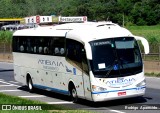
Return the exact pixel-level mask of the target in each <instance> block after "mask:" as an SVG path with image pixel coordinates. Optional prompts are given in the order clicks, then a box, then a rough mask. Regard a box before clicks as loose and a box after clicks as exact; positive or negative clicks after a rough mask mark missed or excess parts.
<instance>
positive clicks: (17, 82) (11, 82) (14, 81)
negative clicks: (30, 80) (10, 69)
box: [9, 81, 19, 84]
mask: <svg viewBox="0 0 160 113" xmlns="http://www.w3.org/2000/svg"><path fill="white" fill-rule="evenodd" d="M9 82H11V83H15V84H17V83H19V82H16V81H9Z"/></svg>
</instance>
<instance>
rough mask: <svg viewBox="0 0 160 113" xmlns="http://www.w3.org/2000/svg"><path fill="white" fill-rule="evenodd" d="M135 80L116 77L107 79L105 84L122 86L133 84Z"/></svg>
mask: <svg viewBox="0 0 160 113" xmlns="http://www.w3.org/2000/svg"><path fill="white" fill-rule="evenodd" d="M135 81H136V80H135V79H134V78H117V79H115V80H111V81H107V82H106V84H107V85H108V86H110V87H124V86H129V85H131V84H133V83H134V82H135Z"/></svg>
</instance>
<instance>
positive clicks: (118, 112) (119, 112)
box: [109, 110, 126, 113]
mask: <svg viewBox="0 0 160 113" xmlns="http://www.w3.org/2000/svg"><path fill="white" fill-rule="evenodd" d="M109 111H111V112H116V113H126V112H122V111H118V110H109Z"/></svg>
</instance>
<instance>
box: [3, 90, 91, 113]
mask: <svg viewBox="0 0 160 113" xmlns="http://www.w3.org/2000/svg"><path fill="white" fill-rule="evenodd" d="M2 105H15V106H23V107H24V106H27V105H29V106H41V107H42V110H23V111H21V110H8V111H7V110H6V111H4V110H1V109H2ZM27 108H28V107H27ZM43 109H44V110H43ZM22 112H23V113H81V112H82V113H88V111H84V110H72V109H71V108H66V107H64V106H60V105H49V104H46V103H43V102H39V101H33V100H28V99H24V98H19V97H16V96H10V95H6V94H2V93H0V113H22Z"/></svg>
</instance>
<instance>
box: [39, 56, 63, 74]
mask: <svg viewBox="0 0 160 113" xmlns="http://www.w3.org/2000/svg"><path fill="white" fill-rule="evenodd" d="M38 64H41V65H43V68H44V69H49V70H54V71H58V70H59V67H64V65H63V63H62V62H59V61H51V60H42V59H39V60H38Z"/></svg>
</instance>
